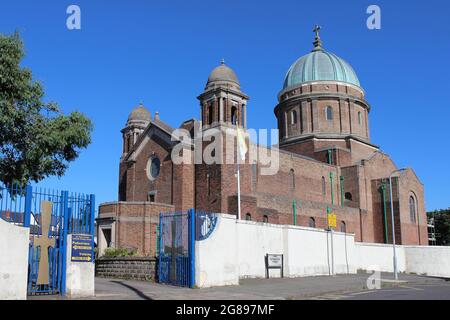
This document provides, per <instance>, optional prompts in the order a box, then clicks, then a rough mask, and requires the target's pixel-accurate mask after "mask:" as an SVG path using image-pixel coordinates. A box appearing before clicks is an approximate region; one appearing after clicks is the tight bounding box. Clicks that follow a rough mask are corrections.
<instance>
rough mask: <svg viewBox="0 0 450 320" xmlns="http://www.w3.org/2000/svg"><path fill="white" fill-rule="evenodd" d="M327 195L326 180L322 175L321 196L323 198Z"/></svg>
mask: <svg viewBox="0 0 450 320" xmlns="http://www.w3.org/2000/svg"><path fill="white" fill-rule="evenodd" d="M326 195H327V182H326V179H325V177H324V176H322V196H323V198H324V199H325V197H326Z"/></svg>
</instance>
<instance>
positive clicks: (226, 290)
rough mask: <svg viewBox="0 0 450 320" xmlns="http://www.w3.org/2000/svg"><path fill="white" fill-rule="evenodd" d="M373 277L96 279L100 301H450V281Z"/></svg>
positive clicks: (408, 276)
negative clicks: (193, 284)
mask: <svg viewBox="0 0 450 320" xmlns="http://www.w3.org/2000/svg"><path fill="white" fill-rule="evenodd" d="M369 276H371V274H368V273H364V272H360V273H358V274H355V275H337V276H333V277H329V276H317V277H304V278H283V279H280V278H274V279H242V280H241V281H240V285H239V286H224V287H214V288H205V289H189V288H181V287H174V286H169V285H163V284H158V283H153V282H145V281H133V280H120V279H104V278H96V280H95V286H96V296H95V297H94V298H92V299H96V300H117V299H120V300H160V299H162V300H216V299H218V300H298V299H314V300H368V299H369V300H372V299H377V300H378V299H381V300H385V299H388V300H395V299H408V300H409V299H439V300H442V299H444V300H450V281H449V280H448V279H447V280H445V279H441V278H432V277H425V276H418V275H407V274H401V275H400V276H399V281H394V280H393V278H394V277H393V275H392V274H389V273H382V274H381V288H380V289H374V290H369V289H367V279H368V277H369Z"/></svg>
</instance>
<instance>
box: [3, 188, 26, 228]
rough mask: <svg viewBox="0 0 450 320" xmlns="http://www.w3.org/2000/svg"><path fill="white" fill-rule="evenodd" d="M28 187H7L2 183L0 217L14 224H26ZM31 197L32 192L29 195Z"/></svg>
mask: <svg viewBox="0 0 450 320" xmlns="http://www.w3.org/2000/svg"><path fill="white" fill-rule="evenodd" d="M26 192H27V189H26V188H21V187H19V186H17V185H12V186H10V187H7V186H5V185H3V184H1V183H0V218H1V219H3V220H5V221H7V222H10V223H14V224H18V225H23V224H24V212H25V206H26V203H25V202H26ZM28 196H29V197H31V194H29V195H28Z"/></svg>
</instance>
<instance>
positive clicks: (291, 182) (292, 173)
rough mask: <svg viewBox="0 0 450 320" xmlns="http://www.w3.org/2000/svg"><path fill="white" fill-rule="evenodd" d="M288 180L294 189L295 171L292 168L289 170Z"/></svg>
mask: <svg viewBox="0 0 450 320" xmlns="http://www.w3.org/2000/svg"><path fill="white" fill-rule="evenodd" d="M289 182H290V184H291V190H294V189H295V172H294V169H291V170H290V171H289Z"/></svg>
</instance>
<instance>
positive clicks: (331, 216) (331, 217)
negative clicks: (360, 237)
mask: <svg viewBox="0 0 450 320" xmlns="http://www.w3.org/2000/svg"><path fill="white" fill-rule="evenodd" d="M328 227H329V228H336V214H335V213H334V212H330V213H329V214H328Z"/></svg>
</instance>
